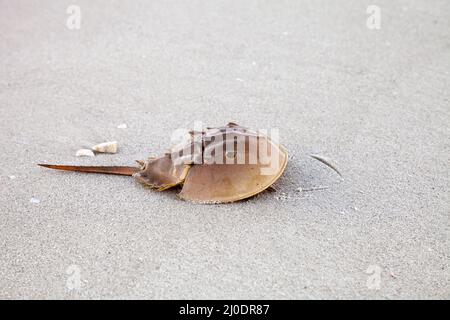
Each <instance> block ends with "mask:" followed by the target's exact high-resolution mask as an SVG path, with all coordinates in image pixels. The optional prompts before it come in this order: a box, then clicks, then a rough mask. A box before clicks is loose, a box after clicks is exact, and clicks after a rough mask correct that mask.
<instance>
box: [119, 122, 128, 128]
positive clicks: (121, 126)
mask: <svg viewBox="0 0 450 320" xmlns="http://www.w3.org/2000/svg"><path fill="white" fill-rule="evenodd" d="M126 128H127V124H126V123H122V124H119V125H118V126H117V129H126Z"/></svg>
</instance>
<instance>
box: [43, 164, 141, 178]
mask: <svg viewBox="0 0 450 320" xmlns="http://www.w3.org/2000/svg"><path fill="white" fill-rule="evenodd" d="M38 166H41V167H44V168H50V169H56V170H65V171H76V172H87V173H103V174H117V175H121V176H132V175H133V174H134V173H136V172H138V171H139V170H140V169H139V168H137V167H119V166H112V167H103V166H101V167H96V166H66V165H56V164H41V163H39V164H38Z"/></svg>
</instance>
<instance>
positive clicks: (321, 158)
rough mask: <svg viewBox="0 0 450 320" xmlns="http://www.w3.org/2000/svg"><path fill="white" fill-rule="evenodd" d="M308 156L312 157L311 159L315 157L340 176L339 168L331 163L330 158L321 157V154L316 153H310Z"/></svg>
mask: <svg viewBox="0 0 450 320" xmlns="http://www.w3.org/2000/svg"><path fill="white" fill-rule="evenodd" d="M309 156H310V157H311V158H313V159H316V160H318V161H320V162H322V163H323V164H324V165H326V166H328V167H330V168H331V169H332V170H334V171H335V172H336V173H337V174H338V175H339V176H340V177H341V178H342V174H341V173H340V172H339V170H338V169H337V168H336V166H334V165H333V164H332V163H331V160H330V159H328V158H326V157H323V156H320V155H317V154H310V155H309Z"/></svg>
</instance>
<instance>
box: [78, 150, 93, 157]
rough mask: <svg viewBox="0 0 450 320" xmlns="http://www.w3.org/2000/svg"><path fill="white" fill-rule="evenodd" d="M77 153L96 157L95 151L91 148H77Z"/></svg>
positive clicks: (81, 155) (79, 155)
mask: <svg viewBox="0 0 450 320" xmlns="http://www.w3.org/2000/svg"><path fill="white" fill-rule="evenodd" d="M75 155H76V156H77V157H94V156H95V154H94V152H92V150H89V149H80V150H77V153H76V154H75Z"/></svg>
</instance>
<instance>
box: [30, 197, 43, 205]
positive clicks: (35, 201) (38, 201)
mask: <svg viewBox="0 0 450 320" xmlns="http://www.w3.org/2000/svg"><path fill="white" fill-rule="evenodd" d="M30 202H31V203H33V204H39V203H40V202H41V200H39V199H38V198H35V197H32V198H31V199H30Z"/></svg>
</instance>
